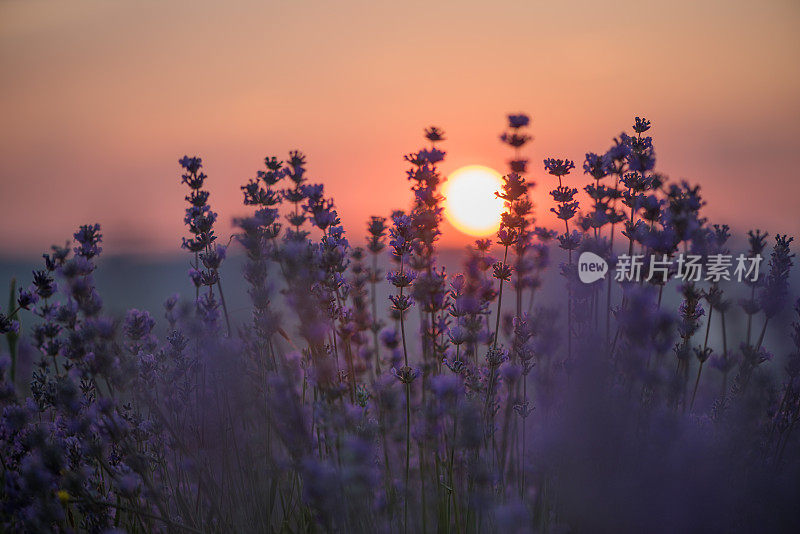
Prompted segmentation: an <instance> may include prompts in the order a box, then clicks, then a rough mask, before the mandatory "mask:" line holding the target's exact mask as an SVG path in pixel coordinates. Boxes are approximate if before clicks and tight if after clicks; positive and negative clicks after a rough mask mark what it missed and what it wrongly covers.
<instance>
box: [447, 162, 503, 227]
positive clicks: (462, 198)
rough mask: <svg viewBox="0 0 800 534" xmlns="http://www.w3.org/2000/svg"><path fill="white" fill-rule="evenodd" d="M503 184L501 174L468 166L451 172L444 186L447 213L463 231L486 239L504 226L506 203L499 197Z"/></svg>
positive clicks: (479, 166) (450, 219)
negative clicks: (504, 207) (498, 193)
mask: <svg viewBox="0 0 800 534" xmlns="http://www.w3.org/2000/svg"><path fill="white" fill-rule="evenodd" d="M502 184H503V181H502V177H501V176H500V173H498V172H497V171H495V170H494V169H490V168H489V167H484V166H482V165H468V166H466V167H461V168H460V169H457V170H455V171H453V172H452V173H450V175H449V176H448V177H447V181H446V182H445V183H444V188H443V193H444V198H445V201H444V213H445V216H446V217H447V219H448V220H449V221H450V223H451V224H452V225H453V226H455V227H456V229H458V230H459V231H461V232H463V233H465V234H469V235H474V236H484V235H489V234H492V233H494V232H496V231H497V229H498V228H499V227H500V214H501V213H503V200H502V199H500V198H497V197H496V196H495V194H494V193H495V191H500V188H501V186H502Z"/></svg>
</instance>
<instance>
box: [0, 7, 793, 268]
mask: <svg viewBox="0 0 800 534" xmlns="http://www.w3.org/2000/svg"><path fill="white" fill-rule="evenodd" d="M189 6H190V7H189ZM420 13H424V16H420ZM120 21H124V24H120ZM798 25H800V3H798V2H797V1H796V0H767V1H766V2H762V3H755V2H747V1H745V0H730V1H729V2H725V9H719V2H718V1H714V2H712V1H710V0H700V1H698V0H674V1H672V2H647V6H646V8H643V7H642V2H637V1H635V0H618V1H615V2H611V3H608V2H595V1H592V0H573V1H571V2H520V1H519V0H498V1H496V2H475V1H467V2H425V1H422V0H409V1H408V2H404V3H403V8H402V9H400V8H399V7H398V6H397V4H396V3H393V2H363V1H356V0H342V1H341V2H319V1H311V2H278V1H275V0H267V1H263V0H262V1H255V0H245V1H243V2H234V3H224V2H213V1H211V0H196V1H194V2H192V3H191V4H187V3H185V2H124V1H118V2H108V1H105V0H78V1H77V2H57V1H54V0H38V1H35V2H32V1H23V0H6V1H0V72H2V73H3V76H1V77H0V116H1V117H2V118H3V120H2V121H1V122H0V228H3V232H0V261H2V258H3V257H15V258H16V257H18V258H26V259H30V260H31V261H34V260H35V261H39V258H41V254H42V252H43V251H46V250H48V249H49V247H50V245H51V244H53V243H58V244H61V245H63V240H65V239H67V238H69V237H70V236H71V235H72V232H74V231H75V229H76V228H77V227H78V225H81V224H88V223H94V222H98V223H100V224H101V225H102V228H103V236H104V238H103V255H104V256H106V255H114V254H134V255H139V256H143V257H144V256H150V255H155V254H180V255H183V254H184V253H185V251H183V250H181V249H180V243H181V237H182V236H185V235H186V231H187V230H186V227H185V225H184V209H185V207H186V201H185V200H184V197H185V195H186V186H185V185H184V184H181V181H180V168H179V165H178V159H179V158H180V157H181V156H183V155H184V154H188V155H190V156H192V155H197V156H200V157H202V158H203V165H204V170H205V172H206V174H208V180H207V182H206V184H205V185H206V186H207V189H208V191H209V192H210V194H211V197H210V200H209V202H210V203H211V206H212V209H213V211H214V212H215V213H218V214H219V219H218V221H217V226H216V230H217V233H218V235H219V236H220V239H225V240H227V239H228V238H229V237H230V236H231V235H232V234H233V233H235V232H236V231H237V229H236V228H235V227H234V225H233V220H234V218H236V217H241V216H243V215H246V214H248V213H251V212H252V207H251V206H244V205H243V204H242V191H241V189H240V187H241V186H242V185H244V184H246V183H247V181H248V180H249V179H250V178H253V177H254V176H255V174H256V172H257V171H258V170H260V169H263V162H264V158H265V157H267V156H273V155H274V156H277V157H278V158H280V159H285V158H286V156H287V154H288V153H289V151H290V150H294V149H298V150H301V151H303V152H304V153H305V154H306V156H307V161H308V178H309V180H310V183H323V184H324V185H325V195H326V196H328V197H333V198H334V200H335V202H336V209H337V211H338V214H339V216H340V217H341V220H342V224H343V226H344V227H345V229H346V230H347V235H348V239H349V240H350V242H351V243H353V244H359V245H360V244H363V243H364V241H365V239H367V233H366V221H368V220H369V218H370V217H371V216H373V215H383V216H387V215H389V214H390V213H391V212H392V211H393V210H396V209H408V208H409V207H410V206H411V205H412V202H413V193H412V192H411V191H410V190H409V182H408V180H407V179H406V174H405V173H406V170H407V162H406V161H404V160H403V155H404V154H408V153H409V152H412V151H415V150H417V149H419V148H420V147H421V146H427V141H426V139H425V138H424V137H423V131H424V129H425V127H427V126H431V125H436V126H439V127H441V128H442V129H443V130H444V131H445V137H446V140H445V141H444V142H442V143H441V145H437V146H438V147H439V148H441V149H442V150H445V151H446V152H447V157H446V158H445V160H444V161H443V162H442V163H441V166H440V167H439V168H440V170H441V171H442V173H444V174H445V175H449V174H451V172H453V171H455V170H456V169H458V168H461V167H464V166H467V165H471V164H476V163H479V164H481V165H486V166H488V167H490V168H492V169H497V170H499V171H500V172H501V173H503V172H507V171H506V169H507V168H508V161H509V159H511V158H513V157H517V156H518V157H519V158H523V159H527V160H529V166H528V172H527V174H526V177H527V178H528V179H530V181H532V182H536V183H537V187H536V188H535V189H533V190H532V191H531V198H532V201H533V202H534V203H535V205H536V207H535V213H536V217H537V223H536V224H538V225H542V226H552V227H553V228H557V229H558V230H561V228H562V226H563V221H558V220H556V219H555V216H554V215H553V214H552V213H551V212H550V208H552V207H553V206H554V203H553V199H552V197H551V196H550V195H549V194H548V192H549V191H550V190H551V189H552V188H553V187H555V184H556V183H557V182H558V180H556V179H555V177H553V176H550V175H548V174H546V173H545V171H544V168H543V166H542V161H543V159H544V158H548V157H560V158H565V157H566V158H569V159H571V160H573V161H575V165H576V167H577V169H576V170H575V171H573V172H572V173H571V174H569V175H567V176H566V177H565V178H564V180H565V185H568V186H569V187H575V188H577V189H578V190H579V194H578V196H577V198H578V200H580V202H581V206H580V207H581V209H583V210H585V209H586V208H587V206H591V202H590V200H589V199H588V198H587V196H586V194H585V192H584V191H583V188H584V187H585V186H586V185H587V184H589V183H590V182H591V181H592V179H591V178H590V177H589V176H587V175H585V174H583V173H582V171H581V170H580V169H581V166H582V163H583V159H584V155H585V153H586V152H597V153H603V152H605V151H606V150H607V149H608V148H609V147H610V146H611V143H612V139H613V138H614V137H615V136H618V135H619V134H620V132H622V131H627V132H628V133H631V125H632V121H633V118H634V117H635V116H637V115H639V116H644V117H647V118H648V119H649V120H651V121H652V124H653V127H652V130H651V131H650V132H648V135H652V136H653V141H654V144H655V151H656V170H657V171H658V172H661V173H663V174H665V175H667V176H669V177H670V179H672V180H681V179H686V180H688V181H689V182H690V183H692V184H699V185H701V186H702V191H703V196H704V198H705V199H706V200H707V201H708V205H707V207H706V208H704V215H705V216H706V217H708V218H709V219H710V220H711V221H713V222H715V223H720V224H730V225H731V226H732V228H733V230H734V234H735V235H738V236H740V237H741V236H743V235H744V233H745V232H746V231H747V230H750V229H753V228H761V229H769V231H770V233H771V234H772V235H774V234H775V233H777V232H781V233H789V234H800V210H797V198H798V197H799V196H800V171H799V170H798V168H799V167H798V165H797V154H798V153H800V99H798V98H797V95H798V94H800V32H798V31H797V27H798ZM631 28H645V29H646V34H647V38H646V39H645V40H640V41H641V42H640V43H638V44H637V46H631V43H630V42H629V41H628V40H625V39H620V38H619V36H620V35H626V34H627V33H628V32H630V29H631ZM676 32H677V33H676ZM509 112H524V113H527V114H528V115H530V117H531V125H530V127H529V128H528V129H527V131H528V133H529V134H530V135H532V136H533V137H534V139H533V140H532V141H531V142H530V143H527V144H526V145H525V146H523V147H522V148H521V149H520V150H519V153H518V154H516V155H515V154H514V151H513V150H511V149H510V148H509V146H508V145H506V144H504V143H502V142H501V141H500V139H499V135H500V134H501V133H502V132H503V131H505V130H506V127H507V123H508V121H507V119H506V113H509ZM492 193H493V191H492ZM473 215H474V214H469V216H470V217H472V216H473ZM558 223H561V224H558ZM463 228H464V226H463V225H462V226H461V228H460V229H459V228H454V227H452V225H451V224H450V221H449V219H448V220H447V221H444V223H443V225H442V236H441V240H440V242H439V243H440V246H441V247H442V248H452V249H456V248H458V249H460V248H462V247H464V246H467V245H468V244H469V243H470V242H471V241H473V237H472V235H468V234H466V233H464V230H463ZM231 252H233V251H231Z"/></svg>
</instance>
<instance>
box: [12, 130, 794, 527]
mask: <svg viewBox="0 0 800 534" xmlns="http://www.w3.org/2000/svg"><path fill="white" fill-rule="evenodd" d="M529 125H530V119H529V117H528V116H527V115H524V114H514V115H509V116H508V131H507V132H506V133H504V134H503V135H502V136H501V140H502V141H503V142H504V143H506V144H507V145H509V146H510V147H511V148H512V149H513V151H514V154H513V158H512V159H511V161H510V162H509V167H510V172H509V173H508V174H507V175H506V176H505V177H504V178H503V186H502V188H501V190H500V191H498V192H497V196H499V197H500V198H502V199H503V201H504V202H505V210H504V213H503V215H502V220H501V225H500V229H499V231H498V233H497V235H496V238H494V239H481V240H478V241H477V242H475V243H474V245H472V246H470V247H469V249H468V250H467V253H466V255H465V258H464V262H463V272H461V273H455V274H449V273H448V271H447V270H445V268H444V260H443V259H442V257H441V255H440V253H439V252H440V251H439V250H438V237H439V235H440V228H439V225H440V222H441V215H442V207H441V201H442V196H441V193H440V192H439V188H440V186H441V183H442V182H443V180H444V176H443V175H442V174H441V172H440V171H439V169H438V164H439V163H440V162H441V161H442V159H443V158H444V157H445V153H444V151H442V150H441V149H440V148H439V146H440V145H439V144H440V143H441V142H443V141H444V140H445V135H444V132H443V131H442V130H441V129H439V128H436V127H431V128H428V129H426V130H425V138H426V140H427V142H428V144H427V145H426V147H425V148H422V149H421V150H418V151H417V152H414V153H411V154H409V155H407V156H406V161H407V163H408V164H409V166H410V167H409V170H408V172H407V178H408V179H409V180H410V182H411V190H412V192H413V201H412V202H411V203H410V204H409V205H408V206H405V207H404V208H405V209H403V210H397V211H395V212H393V213H391V214H385V215H376V216H374V217H372V218H371V219H370V220H369V221H368V222H367V229H368V232H367V233H368V236H367V241H366V243H365V246H364V247H351V245H350V242H349V241H348V239H347V234H346V232H345V229H344V227H343V226H342V223H341V221H340V219H339V215H338V213H337V210H336V206H335V203H334V200H333V199H332V198H329V197H328V196H326V192H325V188H324V186H323V185H322V184H315V183H312V181H311V179H310V173H309V171H308V170H307V169H308V163H307V159H306V157H305V155H303V154H302V153H300V152H298V151H292V152H290V153H289V155H288V158H287V159H286V161H281V160H280V159H279V158H278V157H275V156H270V157H267V158H265V160H264V168H262V169H261V170H258V171H257V173H256V175H255V178H253V179H251V180H249V181H248V182H247V183H246V184H245V185H243V186H242V187H241V190H242V192H243V197H244V205H245V206H246V207H247V209H248V210H249V213H248V214H246V215H244V216H241V217H237V218H236V219H235V220H234V222H235V227H236V229H237V230H236V233H235V235H233V236H231V241H230V244H231V246H230V247H228V246H225V245H221V244H219V243H218V240H219V236H218V235H217V233H216V229H215V223H216V221H217V214H216V213H214V212H213V211H212V210H211V207H210V204H209V203H208V200H209V194H208V191H207V190H206V189H204V186H205V184H206V181H207V180H208V179H209V178H208V177H207V176H206V175H205V174H204V173H203V171H202V160H201V159H200V158H198V157H188V156H186V157H183V158H181V160H180V162H179V163H180V166H181V169H182V181H183V183H185V184H186V185H187V186H188V187H189V194H188V195H187V197H186V200H187V202H188V204H189V206H188V208H187V209H186V213H185V219H184V220H185V223H186V225H187V227H188V231H189V236H188V237H187V238H184V241H183V248H185V249H186V250H188V252H189V253H190V254H191V257H190V262H191V268H190V271H189V275H190V280H191V284H192V287H193V294H194V296H193V298H189V299H181V298H180V297H179V296H177V295H174V296H171V297H169V298H168V299H167V300H166V302H165V303H164V310H163V319H157V318H156V317H154V316H153V315H152V314H151V313H149V312H148V311H142V310H135V309H132V310H129V311H128V312H127V313H126V314H125V315H124V317H114V316H111V315H108V314H106V313H105V312H104V307H103V302H102V300H101V298H100V296H99V293H98V290H97V288H96V286H95V283H94V277H93V274H94V272H95V270H96V269H97V268H102V264H101V262H98V257H99V256H100V255H101V252H102V248H101V245H102V234H101V229H100V226H99V225H96V224H90V225H85V226H81V227H80V228H79V229H78V231H77V232H76V233H75V234H74V236H73V242H72V243H70V244H68V245H67V246H66V247H58V246H54V247H53V248H52V250H51V251H50V252H49V253H48V254H45V255H44V264H43V266H42V268H41V269H37V270H35V271H34V272H33V273H32V278H31V283H30V285H29V286H26V287H23V288H20V289H17V288H16V287H15V285H14V284H12V290H11V302H10V305H9V306H8V307H7V308H6V309H5V310H3V311H0V335H3V336H4V337H5V338H6V341H7V347H8V350H7V352H8V354H7V355H6V354H4V355H3V356H2V358H0V405H2V411H0V464H1V465H2V485H0V495H1V496H2V499H0V503H1V504H0V525H1V527H0V528H2V530H3V531H10V532H76V531H86V532H115V531H125V532H181V531H188V532H370V533H372V532H387V533H392V532H400V531H402V532H468V533H478V532H496V531H500V530H507V531H509V532H512V531H513V532H557V531H623V532H628V531H638V532H640V531H649V532H675V531H715V532H716V531H724V532H750V531H754V530H758V531H770V532H773V531H774V532H778V531H787V532H791V531H796V530H797V529H799V528H800V517H798V516H799V514H798V513H797V511H796V507H795V503H796V501H797V499H798V498H800V490H799V489H798V486H797V483H796V480H797V478H798V476H799V475H800V437H798V434H797V433H796V432H794V427H795V426H796V423H797V421H798V420H799V419H800V386H798V376H800V363H798V362H800V326H798V321H800V320H798V321H795V322H794V323H793V324H792V325H791V326H786V324H785V323H786V317H785V314H786V311H787V310H786V308H787V304H788V302H789V301H790V294H791V289H792V288H791V284H790V276H791V269H792V267H793V263H794V254H793V252H792V250H791V246H792V238H790V237H788V236H786V235H783V234H777V235H776V237H775V239H774V242H773V246H772V249H771V253H770V256H769V259H768V260H766V261H764V262H763V263H764V265H763V267H764V268H763V269H762V270H763V272H762V273H759V272H758V267H759V266H760V263H759V261H760V260H759V258H760V257H761V254H762V252H763V251H764V250H767V249H766V247H767V238H768V235H767V234H765V233H762V232H760V231H756V232H751V233H750V234H749V238H748V243H749V249H748V250H746V251H745V252H743V253H742V254H741V255H740V256H739V257H738V259H737V260H736V261H737V263H736V266H735V270H734V271H733V276H730V275H725V271H723V270H722V267H723V265H722V263H721V262H722V261H723V259H724V257H725V256H727V255H728V254H729V253H730V252H731V251H733V252H734V258H737V257H736V256H735V251H736V249H735V247H736V243H735V242H734V239H733V238H732V237H731V235H730V229H729V228H728V227H727V226H725V225H715V224H711V223H709V222H708V221H707V219H706V218H705V217H704V216H703V206H704V205H705V200H704V199H703V198H702V197H701V195H700V189H699V187H698V186H696V185H691V184H689V183H687V182H672V181H669V179H668V178H667V177H665V176H663V175H661V174H658V173H657V172H656V171H655V156H654V148H653V140H652V138H651V137H648V136H644V135H643V134H645V133H646V132H650V130H651V127H652V125H651V123H650V122H649V121H647V120H646V119H643V118H639V117H637V118H636V119H635V123H634V125H633V132H634V134H635V135H632V136H629V135H627V134H622V135H620V136H618V137H617V138H616V139H615V140H614V143H613V145H612V147H611V148H610V149H609V150H608V151H606V152H605V153H603V154H602V155H598V154H595V153H587V154H586V157H585V162H584V164H583V170H584V175H585V176H586V178H585V180H587V181H588V183H586V184H584V185H581V184H579V183H578V182H579V181H580V180H581V178H579V177H572V178H570V180H572V181H573V183H575V185H576V186H577V185H581V189H579V188H578V187H571V186H568V185H565V184H564V183H563V181H564V180H565V179H566V177H567V176H568V175H570V172H571V171H572V170H573V169H574V167H575V164H574V163H573V162H572V161H570V160H568V159H547V160H545V168H546V170H547V172H548V173H549V174H550V175H552V176H554V177H556V178H557V179H558V181H559V184H558V186H557V187H556V188H555V189H554V190H553V191H552V192H551V195H552V197H553V201H554V202H555V204H556V205H555V207H553V208H551V210H552V211H553V212H554V213H555V214H556V217H557V219H558V220H559V221H562V222H563V229H562V228H558V229H548V228H544V227H540V226H536V219H535V207H534V203H533V201H532V193H531V192H532V187H533V184H532V182H531V181H530V180H529V179H528V178H527V176H526V175H527V161H528V160H527V158H526V156H525V154H524V153H523V150H524V149H525V147H526V146H527V143H528V142H529V141H530V139H531V137H530V135H529V134H528V133H527V130H525V129H526V128H527V127H528V126H529ZM612 180H613V182H614V185H613V187H612V186H611V181H612ZM579 191H583V192H585V193H586V197H587V198H586V199H585V201H582V200H579V199H580V197H579V195H580V194H581V193H579ZM618 204H621V207H620V206H618ZM581 205H583V206H584V207H585V209H586V210H587V211H586V212H585V213H584V212H580V211H579V208H580V206H581ZM387 220H388V224H387ZM570 221H572V223H571V222H570ZM622 223H624V225H623V224H622ZM559 224H561V223H559ZM562 232H563V233H562ZM387 233H388V235H387ZM617 234H619V235H617ZM387 238H388V243H387ZM554 238H557V240H558V243H559V246H560V248H561V249H562V250H563V251H565V252H563V253H559V252H557V251H556V252H554V253H553V255H557V259H558V260H562V268H561V274H563V275H564V277H563V279H559V277H551V276H548V270H547V269H548V266H549V264H550V262H551V252H550V247H549V245H550V242H551V241H553V239H554ZM587 252H591V253H593V254H594V255H596V256H600V257H602V258H604V259H606V260H607V261H608V263H609V264H610V267H609V269H610V270H611V271H616V272H622V271H623V268H624V267H625V266H626V265H627V266H628V267H631V268H633V267H636V268H637V269H639V270H640V271H642V272H643V276H641V277H638V278H636V279H634V278H633V277H632V276H620V278H619V280H617V279H616V277H615V276H614V272H609V273H607V276H606V279H605V280H603V279H599V280H597V281H594V282H589V283H583V282H582V281H581V280H580V279H579V270H578V269H579V263H580V260H579V259H578V260H577V261H576V258H575V255H578V258H580V256H581V255H583V254H584V253H587ZM229 253H230V254H241V255H242V257H243V268H242V272H241V279H242V280H243V282H244V285H245V286H246V291H247V294H248V296H249V313H248V314H247V315H246V318H245V319H241V320H238V321H237V320H235V319H234V317H233V316H231V315H229V313H228V310H227V307H226V303H225V299H224V296H223V293H222V285H221V278H222V271H223V270H224V269H225V268H226V267H227V266H229V265H230V264H229V263H226V262H224V260H225V259H226V256H228V255H229ZM634 253H641V254H640V256H643V257H644V256H648V258H647V259H646V260H644V261H642V262H641V263H635V261H636V260H635V258H633V256H634ZM692 258H694V259H692ZM697 258H699V260H698V259H697ZM699 261H704V262H705V263H706V264H707V265H716V267H715V268H714V269H712V270H711V271H709V272H708V273H707V275H706V276H705V277H703V276H701V275H700V273H699V272H698V271H697V269H696V267H697V266H698V262H699ZM754 269H755V273H753V270H754ZM383 271H386V275H385V276H383V275H382V274H381V273H382V272H383ZM737 273H738V274H739V275H753V276H745V277H744V278H745V279H744V282H742V283H739V282H738V280H736V276H737ZM623 274H624V273H623ZM628 274H630V272H629V273H628ZM225 279H226V287H227V288H230V287H232V286H231V284H229V282H228V281H231V282H235V281H236V280H237V276H236V274H235V273H233V272H230V269H228V272H226V273H225ZM565 284H566V287H564V286H565ZM233 287H235V283H234V284H233ZM553 288H555V291H552V289H553ZM548 290H551V291H550V292H548ZM511 291H513V293H514V295H513V296H514V298H513V299H512V298H510V297H509V296H508V295H509V292H511ZM555 292H557V293H560V295H559V296H558V298H552V297H551V295H550V293H555ZM564 293H565V294H566V298H563V294H564ZM603 293H605V299H604V298H602V297H603ZM387 294H388V297H387ZM526 294H527V299H528V301H527V302H528V304H527V306H525V298H526ZM534 295H536V299H535V300H534ZM504 297H505V298H504ZM737 301H738V302H739V304H740V306H739V308H741V311H739V309H738V308H735V307H734V306H732V305H731V303H732V302H737ZM604 308H605V309H604ZM794 313H795V314H796V315H797V316H800V301H798V303H797V304H796V305H795V307H794ZM712 319H714V320H715V321H717V322H712ZM787 334H788V335H787ZM734 347H738V349H737V348H734ZM22 361H25V362H29V363H31V364H32V365H31V366H30V371H28V370H27V369H28V367H26V366H23V365H19V362H22Z"/></svg>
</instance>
